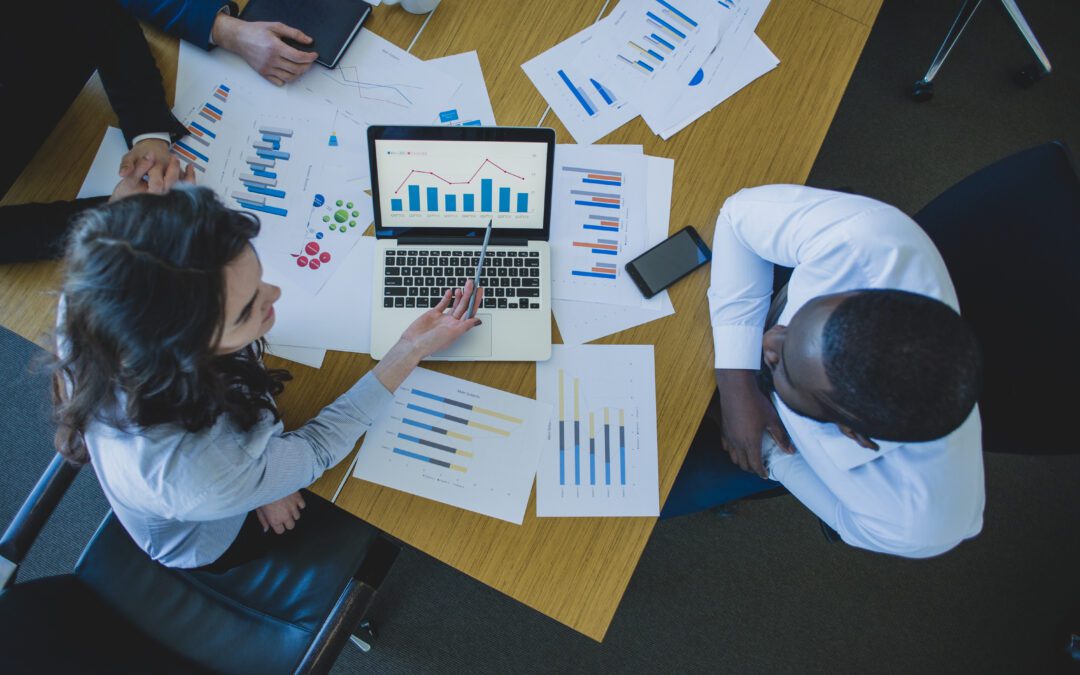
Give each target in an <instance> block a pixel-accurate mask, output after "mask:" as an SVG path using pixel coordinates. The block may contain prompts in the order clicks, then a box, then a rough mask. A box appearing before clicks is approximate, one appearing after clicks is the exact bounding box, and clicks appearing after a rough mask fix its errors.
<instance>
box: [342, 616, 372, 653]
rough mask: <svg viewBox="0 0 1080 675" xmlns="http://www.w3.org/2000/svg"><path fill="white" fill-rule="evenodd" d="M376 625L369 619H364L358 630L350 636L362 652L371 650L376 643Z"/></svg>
mask: <svg viewBox="0 0 1080 675" xmlns="http://www.w3.org/2000/svg"><path fill="white" fill-rule="evenodd" d="M375 638H376V634H375V625H374V624H372V623H371V621H370V620H369V619H364V620H363V621H361V622H360V625H359V626H357V627H356V630H354V631H353V632H352V635H350V636H349V640H350V641H351V642H352V643H353V644H354V645H356V647H357V648H358V649H359V650H360V651H362V652H365V653H366V652H370V651H371V648H372V646H373V645H374V644H375Z"/></svg>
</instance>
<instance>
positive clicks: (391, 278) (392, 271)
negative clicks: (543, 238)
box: [383, 247, 541, 310]
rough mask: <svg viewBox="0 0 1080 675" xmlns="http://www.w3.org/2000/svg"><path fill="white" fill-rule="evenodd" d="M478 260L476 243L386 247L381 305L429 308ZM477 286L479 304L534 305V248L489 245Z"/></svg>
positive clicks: (536, 268)
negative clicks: (449, 246) (480, 295)
mask: <svg viewBox="0 0 1080 675" xmlns="http://www.w3.org/2000/svg"><path fill="white" fill-rule="evenodd" d="M479 264H480V249H479V248H475V249H472V248H458V247H455V248H454V249H413V248H392V249H387V251H386V258H385V261H384V264H383V307H403V308H420V309H429V308H431V307H434V306H436V305H438V304H439V301H440V300H441V299H442V296H443V294H444V293H446V291H447V289H457V288H463V287H464V286H465V282H466V281H469V280H470V279H472V278H474V277H475V276H476V266H477V265H479ZM480 286H481V287H482V288H483V289H484V303H483V309H519V310H520V309H540V288H541V286H540V253H539V252H537V251H528V250H522V251H507V250H493V249H491V248H489V249H488V252H487V256H486V257H485V258H484V269H483V270H482V271H481V273H480ZM451 302H453V300H451Z"/></svg>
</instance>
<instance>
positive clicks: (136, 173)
mask: <svg viewBox="0 0 1080 675" xmlns="http://www.w3.org/2000/svg"><path fill="white" fill-rule="evenodd" d="M159 168H160V167H159V166H158V159H157V158H155V157H154V156H153V155H150V154H148V155H146V156H144V157H142V158H139V159H137V160H136V161H135V164H134V165H133V167H132V168H131V169H130V170H129V171H128V173H127V176H125V177H124V178H123V179H121V181H120V182H119V183H117V184H116V187H115V188H114V189H113V193H112V196H111V197H109V201H110V202H115V201H116V200H118V199H123V198H124V197H130V196H131V195H137V194H143V193H150V194H157V195H160V194H165V193H166V192H168V191H169V190H171V189H172V187H173V186H174V185H176V184H177V183H180V182H183V183H191V184H194V183H195V169H194V168H193V167H192V166H191V165H190V164H189V165H188V166H187V168H186V169H185V170H183V171H181V170H180V160H179V159H178V158H176V157H173V156H170V157H169V158H168V159H166V160H165V165H164V169H163V170H161V171H157V169H159ZM155 173H158V174H160V176H161V177H160V178H159V179H157V180H156V181H154V180H150V179H147V180H144V177H146V176H150V175H154V174H155Z"/></svg>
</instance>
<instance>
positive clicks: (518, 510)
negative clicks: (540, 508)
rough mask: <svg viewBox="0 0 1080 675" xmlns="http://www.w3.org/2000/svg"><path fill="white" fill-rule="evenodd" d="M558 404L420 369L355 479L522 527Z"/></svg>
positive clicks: (365, 449) (367, 440)
mask: <svg viewBox="0 0 1080 675" xmlns="http://www.w3.org/2000/svg"><path fill="white" fill-rule="evenodd" d="M550 433H551V406H550V405H547V404H546V403H541V402H538V401H534V400H532V399H529V398H524V397H522V396H516V395H514V394H509V393H507V392H505V391H500V390H498V389H492V388H491V387H485V386H483V385H480V384H476V383H474V382H469V381H467V380H462V379H459V378H456V377H450V376H449V375H443V374H441V373H437V372H434V371H431V370H426V369H423V368H417V369H416V370H414V371H413V373H412V374H411V375H409V377H408V378H407V379H406V380H405V382H404V384H402V385H401V387H400V388H399V389H398V391H397V394H396V395H395V396H394V403H393V407H392V408H391V410H390V411H389V412H388V413H386V414H384V415H383V416H382V417H380V418H379V419H378V420H377V421H376V423H375V425H374V426H373V427H372V428H371V429H370V430H369V431H368V432H367V435H366V436H365V437H364V445H363V446H362V447H361V448H360V452H359V453H358V455H357V461H356V469H355V470H354V472H353V475H354V476H355V477H356V478H362V479H364V480H367V481H371V482H372V483H378V484H379V485H385V486H386V487H391V488H395V489H397V490H402V491H404V492H408V493H410V494H414V495H418V496H420V497H425V498H427V499H434V500H435V501H439V502H442V503H444V504H450V505H451V506H457V507H459V508H463V509H467V510H469V511H475V512H477V513H482V514H484V515H486V516H492V517H494V518H499V519H500V520H506V521H509V522H511V523H516V524H518V525H520V524H521V522H522V520H523V519H524V518H525V508H526V506H528V503H529V493H530V492H531V491H532V481H533V476H534V475H535V474H536V462H537V459H538V458H539V456H540V450H541V448H542V447H544V445H545V444H546V443H547V441H548V438H549V436H550Z"/></svg>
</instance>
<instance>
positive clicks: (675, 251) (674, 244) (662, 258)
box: [626, 225, 712, 298]
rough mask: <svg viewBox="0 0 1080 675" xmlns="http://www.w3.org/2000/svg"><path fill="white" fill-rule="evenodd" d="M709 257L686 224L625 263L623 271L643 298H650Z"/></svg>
mask: <svg viewBox="0 0 1080 675" xmlns="http://www.w3.org/2000/svg"><path fill="white" fill-rule="evenodd" d="M710 260H712V251H710V250H709V247H708V246H706V245H705V242H704V241H703V240H702V239H701V235H700V234H698V233H697V230H695V229H694V228H693V226H691V225H687V226H686V227H684V228H683V229H681V230H679V231H678V232H676V233H675V234H673V235H671V236H670V237H668V238H667V239H665V240H664V241H662V242H660V243H659V244H657V245H656V246H653V247H652V248H650V249H649V250H648V251H645V252H644V253H642V254H641V255H639V256H638V257H636V258H634V259H633V260H631V261H630V262H628V263H626V273H627V274H629V275H630V278H631V279H633V280H634V283H635V284H637V287H638V288H640V289H641V292H642V293H643V294H644V295H645V297H646V298H651V297H652V296H654V295H656V294H657V293H659V292H660V291H662V290H664V289H665V288H667V287H668V286H670V285H671V284H673V283H675V282H676V281H678V280H679V279H682V278H683V277H685V276H686V275H687V274H690V273H691V272H693V271H694V270H696V269H697V268H699V267H701V266H702V265H704V264H705V263H707V262H709V261H710Z"/></svg>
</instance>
